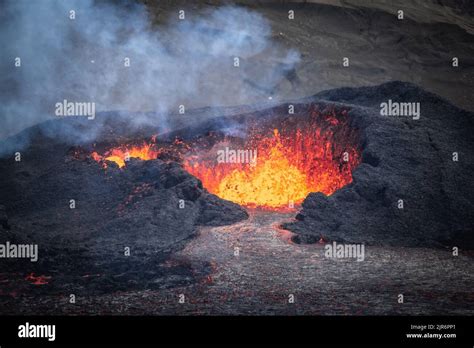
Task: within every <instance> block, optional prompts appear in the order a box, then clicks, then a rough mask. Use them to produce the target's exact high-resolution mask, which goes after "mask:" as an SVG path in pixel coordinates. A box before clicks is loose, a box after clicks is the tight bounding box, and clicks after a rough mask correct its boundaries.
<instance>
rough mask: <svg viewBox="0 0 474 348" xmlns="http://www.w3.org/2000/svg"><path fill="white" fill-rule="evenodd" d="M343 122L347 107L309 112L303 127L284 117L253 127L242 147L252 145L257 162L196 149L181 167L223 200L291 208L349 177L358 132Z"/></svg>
mask: <svg viewBox="0 0 474 348" xmlns="http://www.w3.org/2000/svg"><path fill="white" fill-rule="evenodd" d="M347 121H348V119H347V112H345V111H343V112H342V113H340V114H338V115H336V113H335V112H334V110H333V111H330V112H325V113H321V112H319V111H313V112H312V113H311V116H310V119H309V122H307V123H305V124H304V126H303V127H298V126H297V125H295V124H291V122H286V123H285V122H283V123H282V125H281V127H280V129H273V130H271V129H270V131H269V132H267V133H262V131H261V130H260V129H261V127H255V130H252V131H251V134H250V135H249V138H248V139H249V140H248V141H247V142H246V143H245V144H244V145H243V146H242V147H241V148H240V149H241V150H243V149H252V150H255V151H256V162H255V163H218V162H217V161H216V160H215V158H216V156H215V152H214V158H213V160H208V159H203V157H204V158H212V156H209V155H205V156H203V155H202V154H199V153H197V154H196V155H194V156H190V157H188V158H186V159H185V161H184V168H185V169H186V170H187V171H188V172H189V173H191V174H193V175H194V176H196V177H197V178H199V179H200V180H201V181H202V183H203V186H204V187H205V188H206V189H207V190H208V191H209V192H211V193H214V194H216V195H217V196H219V197H221V198H223V199H227V200H230V201H233V202H235V203H239V204H241V205H245V206H251V207H252V206H253V207H255V206H259V207H266V208H283V207H290V208H291V207H292V205H294V204H298V203H301V202H302V201H303V200H304V199H305V198H306V196H307V195H308V194H309V193H310V192H322V193H324V194H326V195H330V194H332V193H334V192H335V191H336V190H338V189H340V188H341V187H343V186H345V185H347V184H349V183H351V182H352V170H353V169H354V168H355V167H356V166H357V165H358V164H359V162H360V149H359V146H358V139H357V132H356V130H355V129H353V128H351V127H349V125H348V124H347ZM214 151H215V149H214Z"/></svg>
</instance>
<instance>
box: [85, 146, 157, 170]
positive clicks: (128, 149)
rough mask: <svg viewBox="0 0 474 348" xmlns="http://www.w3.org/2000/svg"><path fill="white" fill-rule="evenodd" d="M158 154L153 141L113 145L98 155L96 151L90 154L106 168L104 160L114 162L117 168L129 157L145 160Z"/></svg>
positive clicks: (154, 157)
mask: <svg viewBox="0 0 474 348" xmlns="http://www.w3.org/2000/svg"><path fill="white" fill-rule="evenodd" d="M158 155H159V150H157V149H155V145H154V143H147V142H144V143H143V144H142V145H130V146H126V145H123V146H119V147H115V148H112V149H111V150H109V151H107V152H106V153H105V154H104V155H99V154H98V153H97V152H93V153H92V154H91V156H92V158H93V159H94V160H96V161H97V162H100V163H102V165H103V166H104V168H107V162H106V161H111V162H115V163H117V165H118V166H119V168H122V167H124V166H125V163H126V161H128V160H129V159H130V158H139V159H141V160H144V161H147V160H152V159H156V158H157V157H158Z"/></svg>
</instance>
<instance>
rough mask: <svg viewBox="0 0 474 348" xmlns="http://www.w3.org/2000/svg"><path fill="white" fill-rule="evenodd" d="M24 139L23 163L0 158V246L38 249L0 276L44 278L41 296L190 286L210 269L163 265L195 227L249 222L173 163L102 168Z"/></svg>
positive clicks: (3, 266) (49, 142)
mask: <svg viewBox="0 0 474 348" xmlns="http://www.w3.org/2000/svg"><path fill="white" fill-rule="evenodd" d="M30 141H31V144H30V146H29V147H28V148H27V149H24V150H22V151H21V153H22V159H21V161H20V162H15V161H14V159H13V157H6V158H3V159H0V177H1V182H0V243H2V244H3V243H5V242H6V241H9V242H11V243H21V244H23V243H34V244H38V248H39V259H38V262H36V263H33V262H30V261H29V260H19V259H1V260H0V273H2V272H10V273H12V272H17V273H18V275H19V277H24V276H25V275H26V274H29V273H34V274H35V275H47V276H50V277H52V278H51V279H50V286H48V291H50V290H51V289H52V288H55V287H57V289H58V290H61V291H62V290H64V289H65V288H68V287H70V288H71V290H72V289H74V291H75V292H74V293H78V292H79V293H80V292H81V289H83V288H85V287H87V288H89V290H88V291H89V292H90V291H99V292H103V291H109V290H113V291H117V290H120V289H122V288H124V289H125V288H127V289H129V288H131V287H137V288H154V287H155V288H156V287H167V286H174V285H178V284H182V283H187V282H189V281H193V279H195V276H196V275H199V274H196V272H198V273H199V272H201V271H202V272H206V267H207V266H206V265H203V267H202V269H200V270H197V271H196V270H194V269H191V267H188V265H172V266H170V265H165V263H166V261H167V259H168V258H169V256H170V254H171V253H173V252H175V251H177V250H179V249H181V248H182V247H183V246H184V245H185V243H186V242H187V240H189V238H191V237H193V236H195V234H196V229H197V226H199V225H212V226H218V225H223V224H231V223H234V222H236V221H239V220H242V219H246V218H247V217H248V215H247V213H246V212H245V210H243V209H242V208H241V207H240V206H238V205H237V204H234V203H232V202H228V201H225V200H222V199H220V198H218V197H216V196H214V195H212V194H210V193H208V192H207V191H206V190H205V189H203V187H202V184H201V182H200V181H199V180H197V179H196V178H194V177H193V176H191V175H190V174H188V173H187V172H186V171H185V170H184V169H182V167H181V166H180V164H178V163H175V162H170V163H165V162H163V161H161V160H153V161H140V160H134V159H131V160H130V162H129V163H128V164H127V168H126V169H125V170H121V169H119V168H118V167H117V166H115V165H114V164H113V163H110V164H109V168H108V169H107V170H104V169H103V168H102V167H101V165H100V164H99V163H97V162H95V161H94V160H92V159H91V158H89V157H87V156H85V157H84V158H77V156H76V154H75V152H74V148H71V146H70V145H68V144H65V143H63V142H56V141H54V140H53V139H52V138H48V137H44V136H41V135H40V133H38V134H37V135H36V136H32V138H31V140H30ZM71 199H74V200H75V208H74V209H71V207H70V203H71V202H70V200H71ZM180 200H183V201H184V207H182V208H180ZM125 248H129V250H130V256H126V249H125ZM13 278H14V277H12V276H9V280H10V281H13ZM15 289H16V290H18V286H17V287H16V288H15ZM91 289H92V290H91Z"/></svg>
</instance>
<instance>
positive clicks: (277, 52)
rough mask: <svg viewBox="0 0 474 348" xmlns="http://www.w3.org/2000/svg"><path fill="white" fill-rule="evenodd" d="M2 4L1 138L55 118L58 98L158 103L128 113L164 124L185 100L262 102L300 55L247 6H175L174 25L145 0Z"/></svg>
mask: <svg viewBox="0 0 474 348" xmlns="http://www.w3.org/2000/svg"><path fill="white" fill-rule="evenodd" d="M1 6H3V9H2V11H0V44H1V49H2V54H1V58H0V117H1V118H0V124H1V127H0V139H4V138H6V137H8V136H11V135H13V134H16V133H17V132H19V131H21V130H22V129H24V128H26V127H29V126H32V125H34V124H37V123H39V122H42V121H45V120H47V119H51V118H55V117H56V116H55V115H54V111H55V109H54V106H55V104H56V103H58V102H62V101H63V100H64V99H67V100H71V101H77V102H94V103H95V104H96V109H97V111H98V112H99V111H106V110H124V111H127V112H134V111H140V112H146V111H153V113H150V115H149V116H146V117H145V116H142V117H140V118H132V117H131V118H130V122H131V124H132V123H133V124H137V123H139V124H150V125H157V124H163V123H166V117H163V116H157V115H166V114H167V113H170V112H177V111H178V106H179V105H185V107H186V110H189V109H190V108H193V107H202V106H220V105H241V104H249V103H256V102H258V101H263V100H266V99H267V98H268V96H269V93H270V94H271V93H273V92H274V91H275V89H276V88H277V86H278V84H280V83H282V81H284V80H285V79H286V77H287V74H288V73H289V72H290V71H291V70H292V69H293V67H294V65H295V64H296V63H297V62H298V60H299V55H298V54H297V52H295V51H292V50H288V49H284V48H282V47H280V46H279V45H277V44H275V43H274V42H272V40H271V35H272V33H271V28H270V25H269V23H268V22H267V20H266V19H265V18H263V17H262V16H261V15H260V14H258V13H256V12H252V11H249V10H247V9H244V8H240V7H229V6H226V7H221V8H217V9H213V10H208V11H201V12H200V13H192V12H190V11H186V13H185V16H186V17H185V19H184V20H179V18H178V10H179V9H176V11H174V12H173V11H172V12H170V18H169V19H168V22H167V23H164V24H160V25H152V24H151V22H150V18H149V15H148V13H147V11H146V8H145V7H144V6H143V5H138V4H129V5H127V6H124V5H123V4H122V5H121V6H117V5H112V4H110V3H105V2H93V1H91V0H84V1H71V0H50V1H30V0H11V1H9V0H7V1H6V2H4V3H3V5H1ZM71 10H73V11H75V19H70V11H71ZM16 57H19V58H21V67H15V58H16ZM235 57H238V58H239V63H240V66H239V67H235V66H234V63H235V61H234V58H235ZM126 58H128V59H129V60H130V66H129V67H127V66H125V60H126ZM273 97H274V100H275V97H277V96H273ZM131 115H133V114H131ZM91 122H95V121H91ZM74 135H75V136H77V135H78V134H74ZM88 136H89V137H90V134H89V135H88ZM0 152H2V151H1V149H0Z"/></svg>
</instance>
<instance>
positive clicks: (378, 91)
mask: <svg viewBox="0 0 474 348" xmlns="http://www.w3.org/2000/svg"><path fill="white" fill-rule="evenodd" d="M396 97H403V100H406V101H416V102H420V103H421V115H420V119H418V120H414V119H408V118H401V117H398V118H391V117H388V116H381V115H380V113H377V112H378V110H377V105H379V104H380V103H381V102H383V101H385V100H387V99H388V98H393V99H395V98H396ZM315 105H320V106H324V105H333V106H334V107H336V108H344V109H348V110H350V111H349V116H350V117H351V119H352V121H351V126H352V127H355V128H356V129H358V130H359V132H360V135H361V149H362V163H361V164H360V165H359V167H358V168H356V169H355V171H354V172H353V182H352V183H351V184H349V185H348V186H346V187H344V188H342V189H341V190H339V191H338V192H336V193H335V194H334V195H332V196H330V197H328V198H326V197H322V196H321V195H320V194H310V195H309V196H308V198H307V199H306V200H305V202H304V203H303V206H302V209H301V210H300V211H299V212H298V211H296V210H295V211H293V212H289V213H286V214H283V213H277V212H265V211H263V212H262V211H250V217H249V213H247V212H246V209H244V208H242V207H239V206H238V205H236V204H233V203H231V202H228V201H224V200H221V199H219V198H218V197H216V196H214V195H211V194H209V193H208V192H207V191H206V189H205V188H203V187H202V185H201V183H200V182H199V180H197V179H196V178H194V177H192V176H191V175H189V174H188V173H187V172H185V171H184V170H183V169H182V167H181V165H180V164H179V163H177V162H176V161H175V160H170V159H169V158H168V159H167V160H166V161H165V159H164V158H163V159H157V160H151V161H139V160H131V161H130V163H129V164H128V165H127V167H126V168H124V169H119V168H117V167H114V166H113V165H111V167H110V168H108V169H107V170H104V168H102V166H101V165H100V164H99V163H97V162H95V161H94V160H92V159H91V158H90V151H91V148H92V145H91V144H89V147H90V148H88V147H87V145H86V144H82V145H78V144H72V143H68V141H66V138H61V137H57V134H54V135H55V136H54V137H51V135H52V134H53V133H54V132H53V133H51V129H52V128H54V126H53V127H51V126H52V125H54V124H56V123H57V122H63V123H64V122H68V121H65V120H62V121H52V122H50V123H48V124H47V125H46V126H45V125H42V126H38V127H34V128H32V129H30V130H28V131H27V132H28V133H29V135H30V139H32V141H31V143H30V146H29V148H27V149H26V150H25V151H22V160H21V161H20V162H16V161H15V160H14V157H13V156H11V157H5V158H2V159H1V162H0V175H1V177H2V182H1V185H0V192H1V194H0V198H1V201H0V205H2V211H1V216H0V218H1V229H0V236H1V240H0V242H1V243H4V242H6V241H10V242H12V243H37V244H38V246H39V259H38V262H36V263H32V262H30V261H29V260H17V259H2V260H1V261H2V263H1V266H2V269H1V272H0V273H1V274H0V277H1V278H0V282H1V284H2V288H1V294H0V302H1V312H2V314H18V313H22V314H24V313H30V314H59V313H70V314H84V313H86V314H97V313H100V314H107V313H108V314H111V313H114V314H472V311H473V308H474V307H473V304H474V297H473V291H472V283H473V274H474V273H473V266H472V265H473V263H472V258H473V254H472V244H471V243H472V234H470V233H469V231H470V230H472V229H470V227H472V225H473V220H472V211H473V210H472V204H473V202H472V198H473V194H472V192H473V191H472V182H470V181H469V176H470V173H472V163H473V159H472V156H471V155H470V154H471V153H472V151H471V149H472V137H471V136H470V135H471V132H472V129H473V127H472V120H473V118H472V114H471V113H469V112H466V111H463V110H461V109H458V108H456V107H455V106H453V105H452V104H450V103H449V102H447V101H445V100H443V99H442V98H439V97H438V96H436V95H433V94H430V93H426V92H424V91H423V90H422V89H420V88H418V87H416V86H414V85H412V84H407V83H400V82H393V83H388V84H384V85H381V86H378V87H373V88H362V89H350V88H347V89H338V90H333V91H328V92H324V93H322V94H319V95H316V96H314V97H312V98H308V99H306V100H300V101H298V102H295V106H296V107H295V115H291V116H288V115H286V116H285V112H286V111H287V110H288V107H287V105H286V104H284V105H280V106H278V107H274V108H271V109H266V110H254V111H249V110H251V109H252V108H242V110H246V112H243V113H237V115H234V116H232V115H230V116H226V118H225V122H223V119H219V118H216V119H211V120H208V121H206V122H204V123H203V124H201V125H200V126H197V127H191V128H189V127H188V128H185V129H182V130H176V131H175V132H173V133H172V134H173V136H176V134H179V133H181V134H182V136H183V138H184V139H186V138H187V137H191V136H192V137H200V136H202V135H205V134H206V132H209V131H214V130H215V129H218V128H219V127H220V126H222V124H227V125H229V124H230V123H229V122H231V121H232V120H234V122H235V123H236V124H240V125H242V124H245V123H246V122H249V121H251V120H256V119H257V120H261V119H264V120H265V122H268V121H269V120H272V118H275V119H277V118H281V117H295V118H304V117H306V116H307V111H308V110H310V108H312V107H314V106H315ZM235 111H236V110H235V109H234V113H235ZM199 112H206V111H203V110H200V111H198V113H199ZM213 112H215V110H214V111H213ZM227 113H230V114H232V112H231V111H229V110H227ZM223 114H226V112H223ZM113 115H114V113H110V114H106V115H103V117H104V120H103V122H104V125H103V126H102V127H101V130H102V132H104V133H103V136H102V137H101V136H99V138H98V139H102V140H103V142H105V143H107V142H110V141H112V139H115V140H116V141H123V140H124V139H125V138H124V137H125V135H127V133H128V135H127V136H128V137H129V139H134V138H135V139H138V138H136V137H139V138H140V139H142V138H143V137H146V136H148V135H151V134H153V132H154V131H156V129H155V130H153V129H141V130H140V129H135V130H133V129H125V128H124V127H119V129H118V130H117V131H116V133H114V132H113V130H114V129H117V126H118V125H121V122H122V121H123V120H121V119H120V118H114V117H110V116H113ZM73 122H78V123H73V124H70V126H75V127H84V131H88V129H87V127H94V126H96V125H95V124H94V126H92V125H91V124H87V121H73ZM58 129H62V128H61V127H58ZM19 136H22V135H19ZM163 139H164V140H163V141H166V137H164V138H163ZM188 140H190V139H188ZM14 143H15V142H14ZM97 146H102V145H100V144H99V145H97ZM453 149H454V150H453ZM455 150H458V151H459V154H460V157H459V161H457V162H453V160H452V152H453V151H455ZM398 197H402V198H403V199H404V202H405V206H404V209H399V208H398V207H397V202H396V201H397V199H398ZM413 197H414V198H415V199H416V203H415V204H413V203H411V202H413V199H414V198H413ZM70 199H74V200H75V204H76V206H75V208H74V209H71V206H70ZM180 199H183V200H184V202H185V208H184V209H181V208H180V207H179V200H180ZM324 203H325V204H324ZM396 209H398V210H396ZM400 210H402V211H400ZM334 222H336V223H335V224H334ZM281 226H284V227H286V228H288V229H291V230H293V231H294V232H295V233H296V234H295V235H293V234H292V233H290V232H288V231H287V230H283V229H282V228H281ZM321 237H323V239H324V240H326V241H342V242H352V243H363V244H365V246H366V249H365V250H366V255H365V259H364V261H360V262H358V261H356V260H354V259H343V260H334V259H327V258H325V257H324V252H323V246H322V245H321V244H318V243H313V244H295V243H294V242H293V241H298V242H305V243H308V242H317V241H319V240H320V239H321ZM454 246H455V247H457V248H459V255H457V256H456V255H453V250H452V247H454ZM125 248H130V249H129V251H130V256H127V255H126V253H125V252H126V250H125ZM236 248H238V249H236ZM469 249H470V250H469ZM236 250H238V252H237V253H238V255H236ZM70 294H75V295H76V303H75V304H71V303H69V299H70ZM399 294H403V295H404V299H405V300H404V303H403V304H400V303H398V295H399ZM182 295H184V297H182ZM290 295H293V296H294V298H295V302H294V303H289V302H288V299H289V297H288V296H290ZM180 299H181V302H182V301H183V300H184V303H180Z"/></svg>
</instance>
